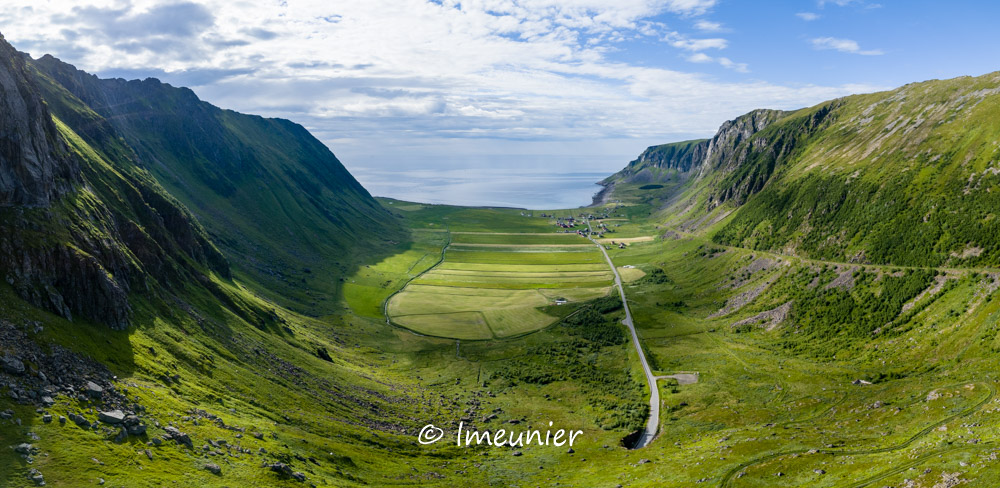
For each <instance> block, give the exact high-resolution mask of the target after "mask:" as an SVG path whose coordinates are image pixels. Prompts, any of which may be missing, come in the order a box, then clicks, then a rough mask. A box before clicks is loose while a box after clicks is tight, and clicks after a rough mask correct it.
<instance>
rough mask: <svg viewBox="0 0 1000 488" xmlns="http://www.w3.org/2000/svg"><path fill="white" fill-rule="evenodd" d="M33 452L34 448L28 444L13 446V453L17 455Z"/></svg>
mask: <svg viewBox="0 0 1000 488" xmlns="http://www.w3.org/2000/svg"><path fill="white" fill-rule="evenodd" d="M34 450H35V446H32V445H31V444H28V443H22V444H18V445H16V446H14V452H16V453H18V454H31V453H32V451H34Z"/></svg>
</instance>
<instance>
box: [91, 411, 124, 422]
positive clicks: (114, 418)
mask: <svg viewBox="0 0 1000 488" xmlns="http://www.w3.org/2000/svg"><path fill="white" fill-rule="evenodd" d="M97 418H98V419H99V420H100V421H101V422H104V423H106V424H112V425H117V424H120V423H122V422H123V421H124V420H125V414H124V413H123V412H122V411H121V410H112V411H110V412H98V414H97Z"/></svg>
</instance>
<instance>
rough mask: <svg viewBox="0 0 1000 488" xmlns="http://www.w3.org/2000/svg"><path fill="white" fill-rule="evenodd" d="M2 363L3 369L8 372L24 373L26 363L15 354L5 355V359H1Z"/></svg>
mask: <svg viewBox="0 0 1000 488" xmlns="http://www.w3.org/2000/svg"><path fill="white" fill-rule="evenodd" d="M0 363H2V365H3V370H4V372H6V373H9V374H24V363H22V362H21V360H20V359H18V358H16V357H14V356H4V357H3V359H0Z"/></svg>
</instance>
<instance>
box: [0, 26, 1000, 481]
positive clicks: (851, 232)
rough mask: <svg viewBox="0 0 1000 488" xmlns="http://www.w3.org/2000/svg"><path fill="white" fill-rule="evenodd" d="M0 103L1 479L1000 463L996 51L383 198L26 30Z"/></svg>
mask: <svg viewBox="0 0 1000 488" xmlns="http://www.w3.org/2000/svg"><path fill="white" fill-rule="evenodd" d="M336 69H341V68H336ZM359 69H360V68H359ZM383 95H385V96H386V97H390V98H391V97H402V96H403V95H400V94H388V95H386V94H383ZM0 109H2V110H0V163H2V165H0V228H2V229H3V231H2V233H0V273H2V275H3V278H4V281H2V282H0V441H2V442H0V486H10V487H19V488H20V487H30V486H41V485H42V484H43V483H44V484H45V485H47V486H71V487H76V486H90V485H95V486H102V485H103V486H115V487H118V486H125V487H133V486H137V487H145V486H150V487H152V486H203V487H225V486H279V487H294V486H331V487H361V486H378V487H382V486H386V487H392V486H440V487H453V486H469V487H483V486H490V487H528V486H553V487H555V486H588V487H589V486H595V487H614V486H621V487H664V486H666V487H689V486H717V487H802V486H809V487H857V488H861V487H876V488H877V487H884V486H890V487H907V488H941V487H956V486H983V487H992V486H997V485H998V484H1000V397H998V396H997V389H998V388H1000V377H998V374H997V372H998V371H1000V355H998V353H1000V300H997V296H998V293H1000V240H998V238H997V237H998V232H1000V227H998V225H1000V224H998V221H997V215H996V212H997V208H1000V207H998V204H1000V202H998V201H996V198H1000V186H998V185H1000V179H998V178H997V175H1000V163H998V161H1000V122H998V120H1000V119H998V118H997V115H998V113H1000V74H998V73H991V74H987V75H984V76H980V77H976V78H971V77H962V78H955V79H949V80H934V81H927V82H923V83H914V84H910V85H906V86H904V87H901V88H898V89H894V90H889V91H882V92H876V93H870V94H864V95H852V96H847V97H842V98H837V99H834V100H831V101H828V102H824V103H821V104H818V105H816V106H813V107H808V108H803V109H800V110H794V111H779V110H755V111H752V112H749V113H747V114H746V115H743V116H740V117H737V118H735V119H733V120H730V121H727V122H725V123H723V124H722V126H721V127H720V129H719V130H718V132H717V133H716V134H715V135H714V136H713V137H711V138H709V139H696V140H689V141H683V142H677V143H670V144H664V145H658V146H652V147H650V148H649V149H647V150H646V151H645V152H643V153H642V154H641V155H640V156H639V157H638V158H637V159H636V160H634V161H632V162H631V163H628V164H627V165H626V166H625V167H624V168H623V169H622V170H621V171H620V172H618V173H616V174H614V175H611V176H609V177H607V178H606V179H605V180H604V181H603V182H602V185H604V190H603V191H602V192H601V194H600V195H599V196H598V198H597V200H598V201H597V202H595V203H594V204H592V205H590V206H588V207H583V208H576V209H531V210H527V209H515V208H501V207H464V206H456V205H444V204H430V203H421V202H407V201H402V200H397V199H391V198H374V197H372V196H371V195H370V194H369V192H368V191H367V190H365V189H364V188H363V187H362V185H361V184H360V183H359V182H358V181H357V180H355V179H354V177H353V176H352V175H351V174H350V173H349V172H348V171H347V169H346V168H345V167H344V166H343V165H342V164H341V163H340V160H339V159H338V158H337V157H336V156H334V155H333V153H332V152H330V150H329V149H327V147H326V146H325V145H324V144H323V143H322V142H320V141H319V140H318V139H316V138H314V137H313V136H312V135H311V134H309V132H308V131H306V129H305V128H303V127H302V126H299V125H297V124H295V123H292V122H290V121H287V120H282V119H272V118H263V117H258V116H251V115H244V114H240V113H237V112H233V111H229V110H223V109H219V108H217V107H215V106H214V105H211V104H209V103H207V102H204V101H202V100H200V99H199V98H198V97H197V96H196V95H195V94H194V92H193V91H191V90H188V89H186V88H175V87H173V86H170V85H167V84H164V83H161V82H159V81H157V80H154V79H147V80H145V81H138V80H136V81H125V80H121V79H101V78H98V77H96V76H93V75H90V74H87V73H85V72H83V71H81V70H77V69H76V68H74V67H73V66H70V65H68V64H65V63H63V62H62V61H59V60H58V59H55V58H53V57H51V56H46V57H41V58H38V59H33V58H31V57H30V56H27V55H25V54H23V53H19V52H17V51H15V50H14V48H13V47H12V46H10V45H9V44H7V43H6V41H3V40H0ZM602 248H603V249H602ZM605 252H606V255H607V256H608V259H607V260H606V259H605ZM608 261H610V264H611V266H609V263H608ZM615 273H617V274H618V275H619V276H620V278H621V281H622V283H621V287H622V291H623V292H624V293H622V294H620V293H619V291H618V288H617V285H616V283H617V281H616V274H615ZM622 296H624V303H623V301H622V298H620V297H622ZM628 317H631V323H632V325H634V327H635V333H636V336H637V338H638V342H639V343H638V349H637V347H636V345H634V344H633V342H632V334H631V331H630V329H629V327H628V325H629V323H630V322H629V320H628V319H627V318H628ZM643 357H645V360H646V361H647V362H648V366H649V368H650V370H651V371H650V373H651V375H652V376H653V377H654V378H650V379H649V382H647V373H646V371H645V370H644V368H643V365H642V358H643ZM651 384H655V386H653V388H654V390H653V391H650V388H651V386H650V385H651ZM654 394H655V395H654ZM651 396H653V397H654V398H658V403H654V404H653V405H654V407H656V406H658V407H659V409H658V412H657V411H656V409H652V411H651V408H650V403H649V401H650V400H649V399H650V397H651ZM650 418H654V419H658V423H657V424H655V427H656V435H655V437H654V438H653V440H652V441H651V442H650V443H649V444H648V445H645V446H644V447H641V448H635V446H636V440H637V439H639V438H640V436H641V435H642V433H643V429H644V426H645V425H646V423H647V421H648V419H650ZM430 427H433V429H430ZM460 428H461V429H463V431H465V432H469V431H480V432H485V431H489V432H490V433H491V434H494V433H496V432H498V431H500V430H505V431H507V432H513V431H515V430H516V431H518V432H520V431H522V430H525V431H526V430H531V429H534V430H538V431H540V432H542V434H541V435H543V436H544V432H545V431H546V430H552V431H554V430H556V429H567V430H572V431H577V430H579V431H582V434H580V435H579V437H578V438H576V441H575V443H574V444H573V445H572V446H564V445H558V446H556V445H552V444H545V445H542V444H543V443H536V444H530V443H520V444H516V445H510V444H504V445H500V446H497V445H487V444H485V443H483V444H478V445H476V444H475V443H473V445H469V446H462V445H461V444H462V443H461V442H457V443H456V442H455V436H457V435H458V433H459V429H460ZM425 429H426V430H427V431H430V432H434V431H435V429H440V432H441V435H442V438H441V440H440V442H425V441H426V439H424V438H423V437H421V432H424V431H425ZM496 438H506V437H503V436H499V435H498V436H497V437H496Z"/></svg>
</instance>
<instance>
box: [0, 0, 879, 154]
mask: <svg viewBox="0 0 1000 488" xmlns="http://www.w3.org/2000/svg"><path fill="white" fill-rule="evenodd" d="M716 3H717V2H716V0H618V1H617V2H614V3H613V4H612V3H611V2H607V1H605V0H516V1H515V0H462V1H461V2H459V1H458V0H441V1H440V2H438V3H434V2H430V1H426V0H343V1H339V2H327V1H323V0H287V3H286V2H278V1H274V2H250V1H236V2H234V1H232V0H197V5H196V7H198V8H194V7H190V6H189V7H188V8H190V9H191V10H190V11H192V12H195V13H198V14H199V16H198V18H197V20H198V21H197V22H185V23H183V25H181V24H180V23H178V22H174V21H170V22H166V23H157V22H156V20H157V19H158V17H156V16H154V15H149V14H150V13H151V12H153V13H155V12H159V11H160V10H157V9H160V8H162V7H163V6H165V5H177V4H178V2H177V0H167V1H164V0H84V1H73V2H70V1H64V2H59V1H41V2H40V1H37V0H5V1H4V2H2V3H0V19H7V21H6V22H4V24H3V34H4V35H5V36H6V38H7V39H8V40H9V41H10V42H12V43H13V44H14V45H15V47H18V48H20V49H22V50H27V51H29V52H30V53H31V54H32V55H35V56H39V55H41V54H45V53H52V54H54V55H56V56H58V57H61V58H63V59H64V60H65V61H67V62H70V63H73V64H75V65H77V66H78V67H80V68H81V69H85V70H87V71H90V72H98V73H106V74H121V76H128V77H133V78H136V77H145V76H157V77H161V78H164V79H166V80H167V81H173V82H175V83H185V84H191V85H194V86H195V91H196V92H197V93H198V94H199V96H201V97H202V98H204V99H206V100H208V101H210V102H212V103H215V104H216V105H219V106H222V107H226V108H232V109H235V110H240V111H243V112H248V113H258V114H262V115H266V116H279V117H285V118H289V119H291V120H294V121H296V122H300V123H302V124H303V125H305V126H307V127H308V128H309V129H310V130H312V131H313V132H314V133H315V134H316V135H317V136H318V137H319V138H320V139H321V140H324V141H336V144H335V145H334V146H333V150H334V151H335V152H336V153H337V154H338V155H340V156H341V157H342V159H344V160H345V162H347V163H350V161H351V160H352V159H354V158H358V159H361V158H365V157H374V156H372V155H389V154H396V155H397V156H403V157H406V158H409V157H410V156H413V155H419V154H432V155H433V154H442V153H443V152H445V151H447V150H448V149H447V148H449V147H453V146H456V145H461V146H462V147H472V148H473V149H474V148H476V147H480V146H483V147H491V148H493V150H496V151H508V152H511V151H517V150H520V149H518V148H523V147H529V146H528V145H529V143H530V144H533V145H530V147H533V148H537V147H540V146H541V145H548V146H547V147H550V148H552V147H557V146H559V145H560V144H564V145H565V146H566V147H567V148H568V149H567V150H570V151H579V152H580V153H586V152H587V151H588V150H590V148H593V147H595V146H593V145H594V144H597V142H595V141H601V140H612V139H614V140H634V139H641V140H642V141H643V142H646V141H647V140H654V141H655V140H660V141H662V142H667V141H669V140H670V139H671V138H673V137H689V136H694V135H708V134H711V133H713V132H714V131H715V129H717V128H718V126H719V124H720V123H721V122H722V121H724V120H726V119H729V118H732V117H734V116H736V115H739V114H741V113H744V112H746V111H748V110H751V109H754V108H760V107H773V108H782V109H788V108H796V107H801V106H805V105H811V104H814V103H818V102H820V101H822V100H826V99H829V98H834V97H838V96H843V95H846V94H849V93H852V92H857V91H859V90H860V91H868V90H871V89H874V88H882V87H860V86H816V85H795V86H786V85H781V84H774V83H766V82H763V81H754V82H726V81H721V80H719V79H717V78H714V77H710V76H707V75H704V74H699V73H697V72H682V71H678V70H675V69H668V68H666V67H663V66H656V65H639V64H630V63H625V62H620V61H615V60H614V59H617V58H614V57H612V56H611V55H610V54H611V53H613V52H615V50H617V49H619V48H620V46H622V45H623V44H622V43H627V42H630V41H633V40H635V39H643V40H645V41H649V40H654V41H655V40H659V41H661V42H663V45H662V48H663V50H666V51H668V52H671V51H673V54H675V55H676V54H681V55H685V56H687V59H688V60H689V61H692V62H694V63H714V64H716V65H718V66H723V67H726V68H728V69H730V70H733V71H735V72H740V71H744V72H745V71H747V66H746V64H743V63H737V62H734V61H732V60H731V59H729V58H727V57H721V56H717V57H713V56H709V55H707V54H705V53H704V52H705V51H709V52H711V51H710V50H722V49H725V48H726V47H727V46H728V41H727V40H726V39H723V38H707V39H692V38H689V37H687V36H684V35H681V34H679V33H677V32H673V31H671V30H670V29H668V28H667V27H666V26H665V25H663V24H661V23H658V22H656V21H654V18H656V19H662V18H663V16H664V15H665V14H666V15H675V16H680V17H681V18H682V19H687V18H688V17H690V16H697V15H703V14H705V13H706V12H709V11H710V10H711V9H712V8H714V7H715V6H716ZM86 9H90V10H86ZM102 12H103V13H102ZM85 14H93V15H92V16H90V17H88V15H85ZM185 18H186V17H185ZM102 19H103V20H102ZM108 19H111V21H114V22H111V21H109V20H108ZM121 19H124V20H121ZM128 19H133V20H135V19H140V20H142V21H143V22H147V23H145V24H143V26H144V27H143V28H142V29H138V28H131V27H129V26H128V25H126V24H123V23H122V22H125V21H127V20H128ZM57 20H58V21H59V22H60V23H58V24H57V23H56V21H57ZM118 20H121V21H120V22H119V21H118ZM182 20H183V19H182ZM102 22H103V23H102ZM108 22H111V23H110V24H108ZM706 22H707V21H706ZM108 25H110V26H111V27H114V28H113V29H108V28H103V29H102V26H103V27H107V26H108ZM855 51H857V52H861V51H860V48H857V49H855ZM691 67H692V68H697V67H698V66H697V65H691ZM469 139H474V140H475V141H477V142H472V143H470V142H468V141H469ZM478 141H485V142H478ZM491 141H492V142H491ZM559 147H562V146H559ZM553 151H554V150H553ZM631 152H632V151H631V150H629V151H627V152H626V154H625V156H622V157H626V156H631V155H632V154H631Z"/></svg>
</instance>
